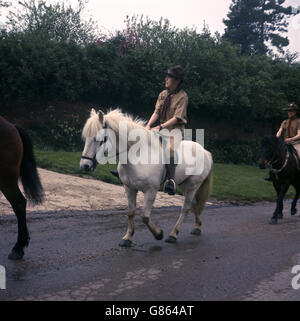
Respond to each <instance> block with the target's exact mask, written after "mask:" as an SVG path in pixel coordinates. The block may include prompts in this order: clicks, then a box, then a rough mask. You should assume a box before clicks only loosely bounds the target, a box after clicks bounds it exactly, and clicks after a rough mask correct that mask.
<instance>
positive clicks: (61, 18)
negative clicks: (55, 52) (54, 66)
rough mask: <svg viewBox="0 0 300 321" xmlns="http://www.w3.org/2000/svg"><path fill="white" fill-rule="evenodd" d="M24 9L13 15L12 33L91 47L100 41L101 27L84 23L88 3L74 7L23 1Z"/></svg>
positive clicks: (37, 1) (22, 7) (10, 20)
mask: <svg viewBox="0 0 300 321" xmlns="http://www.w3.org/2000/svg"><path fill="white" fill-rule="evenodd" d="M18 3H19V6H20V9H19V10H18V11H10V14H9V17H8V19H9V22H8V27H9V29H10V30H11V31H12V32H17V33H19V32H23V33H25V34H26V33H29V34H36V35H38V36H39V37H40V38H42V39H51V40H55V41H67V42H75V43H77V44H87V43H90V42H92V41H95V40H96V33H97V27H96V24H95V22H94V21H93V20H92V19H91V18H90V19H89V20H88V21H84V20H83V19H82V15H83V12H84V9H85V2H84V1H83V0H78V6H77V8H76V9H74V8H73V7H72V6H71V5H66V4H65V3H64V2H61V1H57V2H55V3H54V4H51V3H50V4H47V2H46V1H44V0H23V1H19V2H18Z"/></svg>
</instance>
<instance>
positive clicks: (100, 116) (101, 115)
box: [98, 109, 104, 124]
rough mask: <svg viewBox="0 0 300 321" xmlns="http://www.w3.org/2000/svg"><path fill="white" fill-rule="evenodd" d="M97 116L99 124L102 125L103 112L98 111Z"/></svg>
mask: <svg viewBox="0 0 300 321" xmlns="http://www.w3.org/2000/svg"><path fill="white" fill-rule="evenodd" d="M98 116H99V121H100V123H101V124H103V120H104V112H103V111H102V110H100V109H99V111H98Z"/></svg>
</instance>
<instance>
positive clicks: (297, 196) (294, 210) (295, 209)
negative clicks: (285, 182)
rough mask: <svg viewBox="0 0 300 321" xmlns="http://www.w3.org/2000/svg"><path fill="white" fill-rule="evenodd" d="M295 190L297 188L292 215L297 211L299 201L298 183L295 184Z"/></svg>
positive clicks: (299, 190)
mask: <svg viewBox="0 0 300 321" xmlns="http://www.w3.org/2000/svg"><path fill="white" fill-rule="evenodd" d="M295 190H296V194H295V198H294V200H293V202H292V208H291V215H295V214H296V213H297V208H296V206H297V201H298V199H299V195H300V188H299V186H298V185H295Z"/></svg>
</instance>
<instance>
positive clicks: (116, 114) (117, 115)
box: [104, 108, 147, 133]
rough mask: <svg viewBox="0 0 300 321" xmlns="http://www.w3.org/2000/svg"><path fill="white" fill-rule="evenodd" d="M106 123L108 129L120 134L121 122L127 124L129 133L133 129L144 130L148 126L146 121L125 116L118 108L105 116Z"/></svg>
mask: <svg viewBox="0 0 300 321" xmlns="http://www.w3.org/2000/svg"><path fill="white" fill-rule="evenodd" d="M104 121H105V122H106V123H107V125H108V127H110V128H111V129H112V130H113V131H114V132H116V133H118V132H119V122H126V123H127V131H128V132H130V131H131V130H132V129H144V130H147V129H146V128H145V126H146V121H144V120H142V119H140V118H137V117H136V118H133V116H131V115H129V114H123V113H122V111H121V110H120V109H119V108H117V109H114V110H110V111H109V112H108V113H107V114H106V115H104Z"/></svg>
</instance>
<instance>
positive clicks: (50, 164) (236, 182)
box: [35, 150, 294, 203]
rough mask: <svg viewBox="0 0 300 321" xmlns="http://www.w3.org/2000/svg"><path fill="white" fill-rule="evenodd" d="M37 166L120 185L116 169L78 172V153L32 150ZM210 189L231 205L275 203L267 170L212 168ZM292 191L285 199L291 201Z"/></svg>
mask: <svg viewBox="0 0 300 321" xmlns="http://www.w3.org/2000/svg"><path fill="white" fill-rule="evenodd" d="M35 156H36V161H37V165H38V166H39V167H41V168H45V169H49V170H52V171H55V172H59V173H63V174H70V175H76V176H80V177H85V178H94V179H100V180H102V181H104V182H107V183H113V184H119V185H120V184H121V182H120V180H119V179H117V178H116V177H114V176H113V175H112V174H111V173H110V170H113V169H116V167H117V165H114V164H106V165H98V166H97V168H96V170H95V171H94V172H93V173H86V172H83V171H82V170H80V168H79V162H80V157H81V153H79V152H53V151H44V150H35ZM213 174H214V175H213V188H212V193H211V196H212V197H214V198H216V199H217V200H224V201H234V202H250V203H252V202H258V201H275V199H276V193H275V190H274V188H273V185H272V183H270V182H266V181H264V180H263V178H264V177H266V176H267V175H268V172H267V171H266V170H260V169H259V168H258V167H255V166H249V165H233V164H214V169H213ZM293 193H294V191H293V188H292V187H291V188H290V190H289V192H288V194H287V196H286V198H292V197H293Z"/></svg>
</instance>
